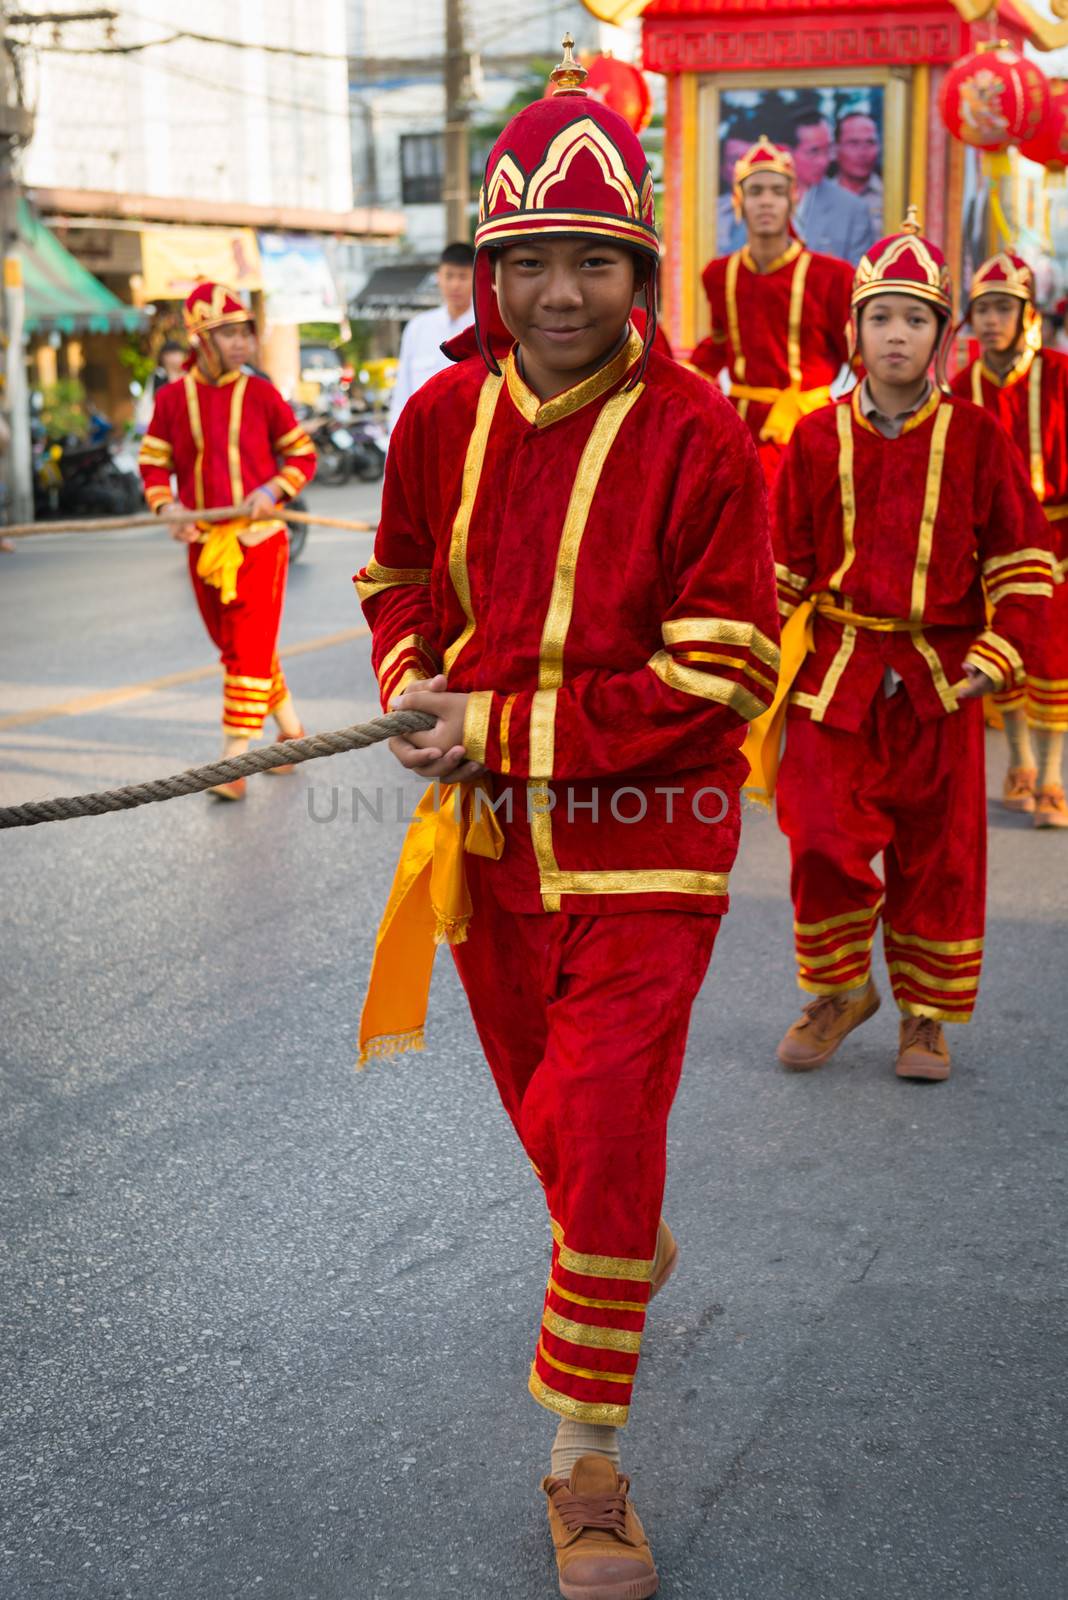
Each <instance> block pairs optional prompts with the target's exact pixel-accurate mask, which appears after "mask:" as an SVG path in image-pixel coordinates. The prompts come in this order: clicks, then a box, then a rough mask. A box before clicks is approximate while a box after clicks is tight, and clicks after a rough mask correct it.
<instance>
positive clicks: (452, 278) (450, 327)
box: [389, 239, 475, 433]
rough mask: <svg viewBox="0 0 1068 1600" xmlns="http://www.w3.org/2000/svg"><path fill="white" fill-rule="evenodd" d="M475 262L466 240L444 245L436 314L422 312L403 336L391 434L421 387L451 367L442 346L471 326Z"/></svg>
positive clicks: (391, 404) (392, 401) (391, 401)
mask: <svg viewBox="0 0 1068 1600" xmlns="http://www.w3.org/2000/svg"><path fill="white" fill-rule="evenodd" d="M474 260H475V252H474V251H473V250H472V248H471V246H470V245H469V244H468V243H467V242H466V240H464V239H458V240H456V241H454V243H452V244H447V245H446V246H445V248H444V250H443V251H442V252H441V260H440V261H439V262H438V270H437V284H438V291H439V293H440V295H441V304H440V306H435V307H434V309H433V311H421V312H420V313H419V315H418V316H417V317H413V318H412V320H411V322H409V323H408V325H407V327H406V328H405V330H404V332H403V333H402V334H401V343H400V356H399V357H398V360H397V376H396V379H395V380H394V384H393V389H392V391H391V393H390V397H389V428H390V432H391V433H392V431H393V429H394V428H395V427H396V426H397V418H398V417H399V416H400V414H401V412H402V411H403V410H404V408H405V406H406V405H407V404H408V401H409V400H410V399H411V397H412V395H413V394H414V393H415V391H416V390H417V389H418V388H419V387H420V385H421V384H424V383H425V382H426V381H427V379H428V378H432V377H433V376H434V374H435V372H443V371H444V370H445V368H446V367H447V366H448V364H449V358H448V356H446V355H443V354H442V349H441V347H442V345H443V344H444V343H445V342H446V340H448V339H453V338H455V337H456V335H457V334H458V333H460V332H461V331H462V330H463V329H464V328H467V327H470V325H471V322H472V320H473V318H474V312H473V310H472V309H471V271H472V268H473V265H474Z"/></svg>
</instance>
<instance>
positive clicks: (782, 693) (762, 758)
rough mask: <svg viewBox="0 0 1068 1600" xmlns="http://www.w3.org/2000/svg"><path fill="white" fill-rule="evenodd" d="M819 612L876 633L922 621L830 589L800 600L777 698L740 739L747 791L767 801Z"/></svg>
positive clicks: (783, 648)
mask: <svg viewBox="0 0 1068 1600" xmlns="http://www.w3.org/2000/svg"><path fill="white" fill-rule="evenodd" d="M817 612H818V613H819V615H820V616H821V617H826V618H827V619H828V620H829V621H830V622H841V623H844V624H846V625H847V626H849V627H852V628H870V629H873V630H874V631H875V632H876V633H918V632H919V631H920V627H921V624H920V623H918V622H908V621H906V620H905V619H904V618H903V617H868V616H865V615H864V614H863V613H862V612H859V611H845V610H843V609H842V607H841V606H836V605H835V603H834V601H833V600H832V599H831V597H830V595H829V594H818V595H817V596H816V597H815V599H814V600H802V602H801V604H800V605H799V606H798V607H797V610H796V611H794V612H793V613H792V615H791V616H790V617H789V618H788V619H787V621H786V623H785V624H784V626H783V630H782V637H781V639H780V641H779V656H780V660H779V681H778V684H777V685H776V689H775V698H774V700H773V701H772V702H771V705H770V706H769V707H768V709H767V710H766V711H765V712H764V714H763V716H760V717H757V718H756V720H755V721H754V722H751V723H750V724H749V731H748V732H747V734H746V736H745V742H744V744H743V745H742V754H743V755H744V756H745V757H746V758H747V759H748V761H749V778H748V780H747V782H746V784H745V793H746V794H747V795H749V796H750V797H751V798H752V799H754V800H757V801H759V802H760V804H761V805H764V806H770V805H771V801H772V797H773V796H774V794H775V780H776V778H777V777H778V775H779V759H780V755H781V751H782V731H783V725H784V723H785V721H786V702H787V699H788V697H789V694H790V690H791V689H792V688H793V686H794V680H795V679H796V677H797V674H798V673H799V672H800V671H801V666H802V663H803V662H804V659H805V656H806V655H807V654H808V652H809V651H810V650H812V649H814V648H815V617H816V613H817Z"/></svg>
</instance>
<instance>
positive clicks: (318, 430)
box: [305, 416, 356, 486]
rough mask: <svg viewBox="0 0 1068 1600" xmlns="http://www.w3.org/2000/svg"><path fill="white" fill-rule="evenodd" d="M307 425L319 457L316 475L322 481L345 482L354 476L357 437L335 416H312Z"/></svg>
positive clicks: (339, 483) (338, 483)
mask: <svg viewBox="0 0 1068 1600" xmlns="http://www.w3.org/2000/svg"><path fill="white" fill-rule="evenodd" d="M305 427H306V429H307V432H308V436H309V438H310V439H311V442H312V444H313V445H314V446H315V454H316V457H317V459H318V469H317V471H316V477H317V478H318V479H319V481H320V483H332V484H337V485H339V486H340V485H341V484H345V483H348V481H349V479H350V478H351V477H352V473H353V467H354V462H353V459H352V451H353V446H354V445H355V442H356V441H355V439H354V438H353V436H352V434H351V433H350V432H349V430H348V428H347V427H344V426H343V425H342V424H341V423H340V422H338V421H336V420H335V418H333V417H329V416H326V417H311V418H309V419H308V421H307V423H306V424H305Z"/></svg>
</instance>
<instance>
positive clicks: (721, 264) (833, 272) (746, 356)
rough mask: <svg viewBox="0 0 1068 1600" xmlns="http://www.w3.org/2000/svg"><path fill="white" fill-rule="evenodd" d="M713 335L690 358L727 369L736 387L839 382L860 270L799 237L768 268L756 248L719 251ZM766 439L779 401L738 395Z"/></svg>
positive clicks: (708, 290) (712, 287) (705, 277)
mask: <svg viewBox="0 0 1068 1600" xmlns="http://www.w3.org/2000/svg"><path fill="white" fill-rule="evenodd" d="M702 282H703V283H704V286H705V294H706V295H707V296H708V305H709V311H710V312H711V316H712V332H711V335H710V336H709V337H708V338H707V339H703V340H702V341H701V343H700V344H699V345H698V346H697V348H696V349H695V350H694V352H693V355H692V356H691V357H690V360H691V362H692V364H693V365H694V366H695V367H698V368H699V369H700V370H701V371H702V372H705V373H707V374H708V376H709V377H712V378H714V377H718V375H719V373H720V372H721V371H722V370H723V368H724V367H726V369H727V371H728V372H729V374H730V377H731V383H732V387H734V388H736V389H737V388H738V387H740V386H744V387H745V388H755V389H786V388H788V387H789V386H790V385H791V384H793V385H794V386H795V387H797V388H800V389H802V390H805V389H821V388H824V387H825V386H826V385H828V384H831V383H833V382H834V380H835V378H836V377H837V376H838V373H839V371H840V370H841V367H842V365H843V363H844V362H845V361H846V360H848V356H849V342H848V335H847V331H846V330H847V327H848V324H849V297H850V294H851V292H852V288H853V268H852V267H851V266H850V265H849V263H848V262H847V261H839V260H837V259H836V258H835V257H834V256H822V255H817V254H815V253H814V252H813V251H811V250H805V249H803V248H802V246H801V245H800V244H799V243H798V242H797V241H796V240H795V241H794V243H793V244H791V246H790V248H789V249H788V250H787V251H786V252H785V254H784V255H782V256H781V257H780V258H779V261H778V262H777V263H775V264H774V265H773V266H772V267H771V269H770V270H769V271H767V272H758V271H757V269H756V267H755V266H754V264H753V260H752V257H751V256H750V254H749V250H748V248H743V249H741V250H736V251H735V252H734V254H733V255H730V256H717V257H716V259H715V260H714V261H710V262H709V263H708V266H707V267H706V268H705V270H704V273H703V274H702ZM735 404H736V405H737V407H738V410H739V412H740V413H741V415H742V416H743V417H744V418H745V420H746V422H747V423H748V424H749V427H750V429H751V431H752V434H753V437H754V438H755V439H759V437H760V430H761V428H762V427H763V426H764V423H765V422H766V421H767V417H768V412H769V411H770V410H771V404H770V403H769V402H767V401H757V400H747V399H745V398H744V397H743V396H742V395H738V396H736V398H735Z"/></svg>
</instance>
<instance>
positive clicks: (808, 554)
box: [773, 386, 1052, 731]
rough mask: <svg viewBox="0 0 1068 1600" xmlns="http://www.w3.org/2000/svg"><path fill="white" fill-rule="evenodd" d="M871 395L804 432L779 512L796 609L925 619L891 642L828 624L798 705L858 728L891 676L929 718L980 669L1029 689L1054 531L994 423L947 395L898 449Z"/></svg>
mask: <svg viewBox="0 0 1068 1600" xmlns="http://www.w3.org/2000/svg"><path fill="white" fill-rule="evenodd" d="M859 395H860V389H859V386H858V387H857V388H856V389H854V391H853V393H852V395H850V396H849V397H848V398H846V399H845V400H840V401H838V402H837V404H836V405H834V406H828V407H826V408H825V409H824V410H822V411H817V412H814V413H813V414H812V416H810V417H806V418H805V419H804V420H803V421H802V422H801V423H799V425H798V427H797V430H796V432H795V433H794V436H793V439H792V440H791V442H790V445H789V447H788V448H787V450H786V452H785V454H784V456H783V462H782V470H781V472H780V474H779V478H778V482H777V484H776V493H775V502H774V514H773V524H774V538H775V554H776V562H777V567H776V570H777V574H778V578H779V609H780V612H781V614H782V615H784V616H788V615H789V614H790V613H791V612H792V611H793V610H794V609H795V608H796V606H797V604H798V602H799V601H800V600H801V599H802V598H803V597H804V596H806V595H818V594H821V593H822V594H830V596H831V597H832V599H833V601H834V603H835V604H836V605H838V606H839V607H842V608H844V609H846V610H851V611H856V612H858V613H859V614H861V615H862V616H868V617H877V618H881V619H888V618H895V619H899V620H902V621H909V620H911V621H912V622H913V623H914V624H916V625H917V626H916V627H915V628H914V630H913V631H904V632H882V631H878V630H874V629H871V628H866V627H849V626H846V625H844V624H842V623H841V622H837V621H832V620H829V619H827V618H826V617H821V616H817V618H816V622H815V649H814V650H813V651H812V652H810V653H809V654H808V655H807V656H806V658H805V662H804V665H803V666H802V668H801V671H800V673H799V674H798V677H797V679H796V680H795V684H794V692H793V694H792V696H791V700H790V704H791V708H792V710H793V712H794V714H798V713H800V714H803V715H808V716H811V717H812V718H813V720H814V721H818V722H826V723H827V724H828V725H829V726H830V727H835V728H845V729H848V730H852V731H855V730H856V729H857V728H859V726H860V724H861V721H862V719H863V717H864V714H865V712H866V711H867V709H868V707H869V705H870V704H871V701H872V698H873V696H874V695H875V694H876V692H877V691H878V690H879V688H880V685H881V684H882V682H883V678H884V669H885V668H886V667H888V666H889V667H892V668H893V669H894V670H895V671H896V672H898V673H899V674H900V675H901V677H902V678H903V679H904V683H905V688H906V689H907V691H908V695H909V698H910V700H911V701H912V704H913V707H914V708H915V711H916V713H917V715H918V716H919V717H920V718H921V719H923V720H925V721H926V720H927V719H928V718H931V717H937V716H943V715H945V714H946V713H947V712H950V711H954V710H955V709H956V701H955V698H954V696H953V695H952V693H951V687H952V685H953V684H954V683H957V682H959V681H960V679H961V678H962V677H963V675H964V674H963V666H964V663H965V662H966V661H967V662H969V663H971V664H973V665H974V666H976V667H978V668H979V669H980V670H981V671H983V672H985V673H986V674H987V675H988V676H989V677H991V678H992V679H993V680H994V683H995V685H996V686H997V687H998V688H1001V687H1003V686H1005V685H1007V684H1010V683H1012V682H1015V681H1018V680H1019V678H1020V675H1021V672H1022V662H1021V654H1020V653H1021V650H1022V649H1023V647H1024V645H1025V643H1026V641H1027V640H1028V639H1029V638H1030V637H1032V636H1033V634H1034V633H1035V631H1036V630H1037V629H1039V628H1041V627H1042V626H1043V625H1044V621H1045V613H1046V610H1047V608H1048V604H1049V596H1050V595H1051V594H1052V583H1051V577H1052V574H1051V566H1050V555H1049V541H1048V533H1047V528H1046V523H1045V520H1044V518H1043V516H1042V511H1041V508H1040V507H1039V505H1038V502H1037V501H1036V499H1035V497H1034V495H1033V494H1032V492H1031V488H1030V485H1029V484H1028V482H1027V478H1026V475H1025V473H1024V471H1023V469H1022V467H1021V465H1020V462H1019V460H1018V458H1017V456H1016V453H1015V452H1014V451H1013V450H1012V449H1011V448H1010V447H1009V442H1008V440H1007V439H1006V438H1005V435H1004V433H1003V431H1002V429H1001V428H1000V427H999V426H998V425H997V423H996V422H995V421H994V419H993V418H992V417H991V416H989V415H988V414H987V413H986V412H984V411H980V410H979V409H978V408H977V407H976V406H973V405H971V404H969V402H968V401H966V400H959V399H956V398H948V397H947V396H945V395H943V394H941V393H940V391H938V390H937V389H936V390H935V392H934V394H933V395H932V396H931V398H930V400H929V401H928V402H927V404H926V405H925V406H924V407H923V408H922V409H921V410H920V411H918V412H917V413H916V415H915V416H914V417H911V418H910V419H909V421H908V422H907V423H906V424H905V430H904V432H903V433H902V435H901V437H900V438H899V439H886V438H884V437H883V435H882V434H880V433H879V432H877V430H876V429H875V428H874V427H873V426H872V424H871V423H870V422H869V421H868V420H867V419H866V418H865V417H863V416H862V415H861V412H860V406H859V403H858V401H859ZM984 578H985V579H986V586H987V592H988V594H989V597H990V600H991V603H992V604H993V606H994V608H995V609H994V615H993V620H992V622H991V625H990V626H989V627H987V626H986V612H985V604H984V598H983V579H984Z"/></svg>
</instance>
